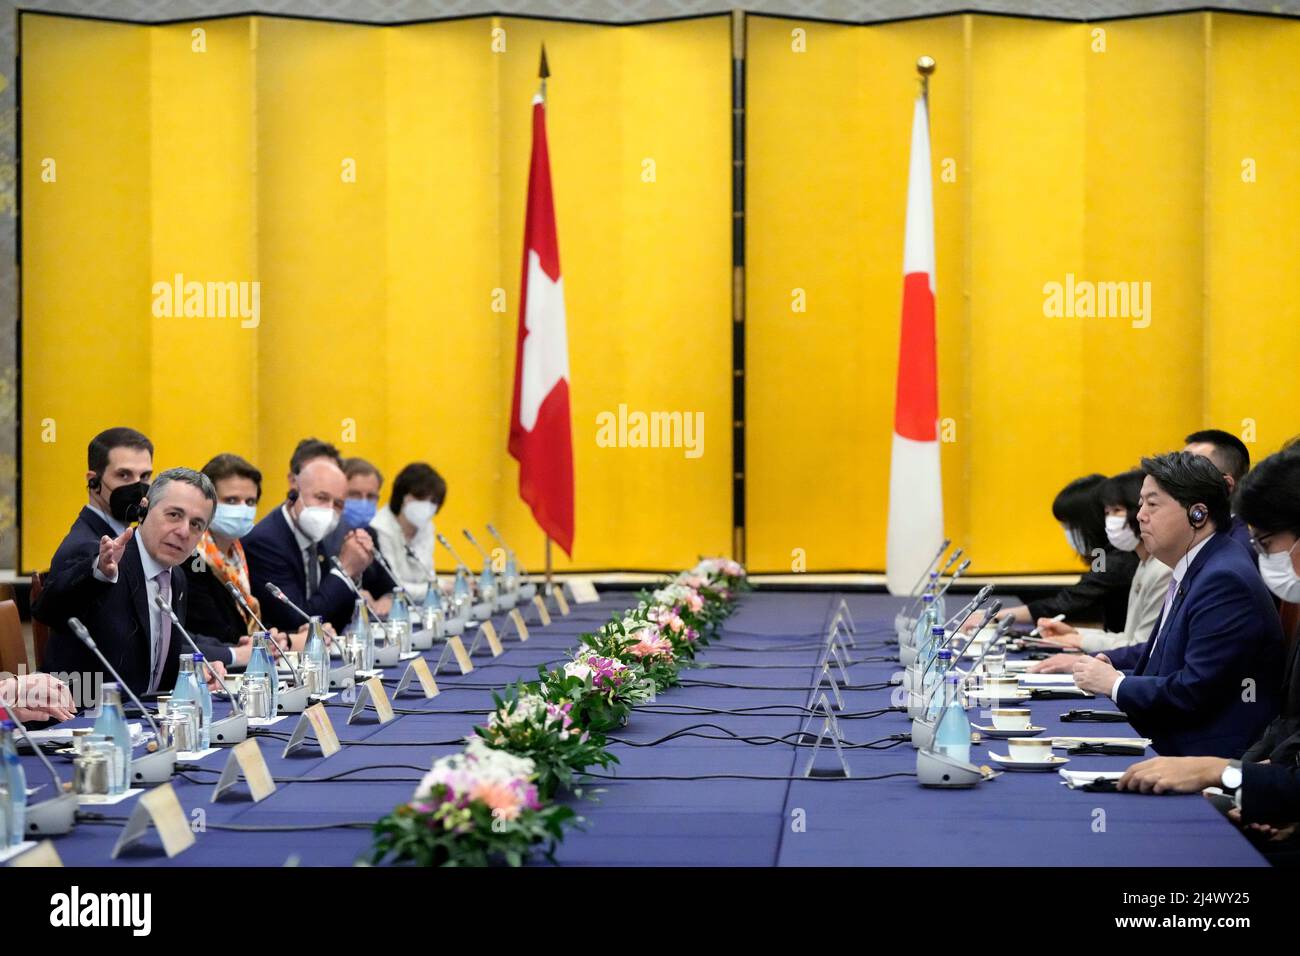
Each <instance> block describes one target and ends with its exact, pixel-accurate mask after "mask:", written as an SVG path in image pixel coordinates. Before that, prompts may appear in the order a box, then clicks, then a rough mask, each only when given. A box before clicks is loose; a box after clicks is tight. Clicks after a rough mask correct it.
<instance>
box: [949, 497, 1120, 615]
mask: <svg viewBox="0 0 1300 956" xmlns="http://www.w3.org/2000/svg"><path fill="white" fill-rule="evenodd" d="M1105 481H1106V477H1105V476H1104V475H1087V476H1085V477H1083V478H1076V479H1075V480H1074V481H1072V482H1070V483H1069V484H1068V485H1066V486H1065V487H1064V488H1062V489H1061V491H1060V492H1059V493H1058V494H1057V496H1056V498H1055V499H1054V500H1053V501H1052V517H1054V518H1055V519H1056V520H1057V521H1059V522H1060V523H1061V529H1062V532H1063V533H1064V535H1065V540H1066V541H1067V542H1068V543H1069V545H1070V550H1071V551H1073V552H1074V554H1075V555H1076V557H1077V559H1078V560H1081V561H1085V562H1087V563H1088V565H1089V568H1088V570H1087V571H1086V572H1085V573H1084V574H1083V576H1082V577H1080V578H1079V580H1078V582H1077V583H1075V584H1071V585H1069V586H1068V587H1064V588H1062V589H1061V590H1060V591H1058V592H1056V593H1055V594H1053V595H1051V596H1050V597H1045V598H1039V599H1037V600H1034V601H1030V602H1029V603H1028V604H1023V605H1020V606H1019V607H1012V608H1006V609H1005V610H1003V611H1002V612H1000V613H999V614H998V618H999V619H1001V618H1005V617H1010V618H1012V619H1013V620H1014V621H1016V622H1017V623H1020V624H1029V623H1031V622H1034V621H1037V620H1039V619H1040V618H1045V617H1055V616H1056V615H1058V614H1064V615H1065V617H1066V618H1072V619H1074V620H1083V621H1097V620H1100V621H1101V622H1102V627H1104V628H1105V629H1106V630H1110V631H1119V630H1122V629H1123V627H1124V619H1125V616H1126V615H1127V613H1128V594H1129V585H1130V583H1131V582H1132V580H1133V573H1134V572H1135V571H1136V570H1137V565H1138V559H1137V556H1136V555H1135V554H1132V553H1131V552H1126V551H1122V550H1120V549H1119V548H1117V547H1115V546H1114V545H1113V544H1111V543H1110V541H1109V540H1108V539H1107V537H1106V526H1105V524H1104V522H1103V521H1102V507H1101V499H1100V497H1099V492H1100V490H1101V486H1102V485H1103V484H1104V483H1105ZM981 616H982V612H976V613H975V614H972V615H971V616H970V617H968V618H967V619H966V622H965V624H964V625H963V628H962V629H963V630H966V631H970V630H973V629H974V626H976V625H977V624H978V623H979V617H981Z"/></svg>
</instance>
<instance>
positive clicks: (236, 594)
mask: <svg viewBox="0 0 1300 956" xmlns="http://www.w3.org/2000/svg"><path fill="white" fill-rule="evenodd" d="M226 590H227V591H229V592H230V595H231V597H233V598H234V599H235V603H236V604H238V605H239V606H240V607H241V608H243V610H244V613H245V614H247V615H248V616H249V617H251V618H252V619H253V623H255V624H256V625H257V629H258V630H259V631H269V630H270V628H269V627H267V626H266V625H265V624H263V623H262V619H261V618H260V617H258V616H257V614H256V612H254V610H253V606H252V605H251V604H249V603H248V602H247V601H245V600H244V593H243V592H242V591H240V590H239V588H238V586H236V584H235V582H233V581H227V582H226Z"/></svg>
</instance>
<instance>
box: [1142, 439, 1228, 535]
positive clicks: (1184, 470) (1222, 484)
mask: <svg viewBox="0 0 1300 956" xmlns="http://www.w3.org/2000/svg"><path fill="white" fill-rule="evenodd" d="M1142 471H1143V473H1144V474H1147V475H1150V476H1151V477H1152V478H1154V479H1155V482H1156V484H1158V485H1159V486H1160V488H1161V490H1163V491H1164V492H1165V493H1166V494H1168V495H1169V496H1170V497H1172V498H1173V499H1174V500H1175V501H1177V502H1178V503H1179V504H1180V505H1182V506H1183V507H1184V508H1189V509H1190V508H1191V507H1192V505H1195V504H1202V505H1205V507H1206V508H1207V509H1209V512H1210V520H1211V521H1212V522H1214V528H1215V530H1216V531H1226V530H1227V529H1228V526H1229V525H1231V524H1232V507H1231V505H1230V504H1229V503H1228V481H1227V479H1226V478H1224V477H1223V472H1221V471H1219V466H1218V465H1216V464H1215V463H1214V462H1212V461H1210V459H1208V458H1203V457H1201V456H1200V455H1194V454H1192V453H1191V452H1190V451H1171V452H1170V453H1169V454H1167V455H1156V456H1154V457H1152V458H1143V459H1142Z"/></svg>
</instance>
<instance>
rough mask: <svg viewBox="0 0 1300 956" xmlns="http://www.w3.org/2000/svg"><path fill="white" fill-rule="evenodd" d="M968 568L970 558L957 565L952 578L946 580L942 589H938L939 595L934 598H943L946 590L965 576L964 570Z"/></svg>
mask: <svg viewBox="0 0 1300 956" xmlns="http://www.w3.org/2000/svg"><path fill="white" fill-rule="evenodd" d="M969 567H970V558H967V559H966V560H965V561H963V562H962V563H961V564H959V565H957V570H956V571H954V572H953V573H952V577H950V578H949V579H948V583H947V584H945V585H944V586H943V587H942V588H940V589H939V593H938V594H937V595H935V596H936V597H943V596H944V595H945V594H947V593H948V589H949V588H950V587H952V586H953V585H954V584H956V583H957V579H958V578H959V577H961V576H962V575H963V574H965V573H966V569H967V568H969Z"/></svg>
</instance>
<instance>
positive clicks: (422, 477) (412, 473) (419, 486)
mask: <svg viewBox="0 0 1300 956" xmlns="http://www.w3.org/2000/svg"><path fill="white" fill-rule="evenodd" d="M407 495H412V496H413V497H416V498H428V499H429V500H430V501H432V502H433V503H434V504H436V505H437V506H438V507H440V508H441V507H442V503H443V502H444V501H446V500H447V482H445V481H444V480H443V478H442V475H440V474H438V473H437V472H436V471H434V470H433V468H432V466H430V465H426V464H425V463H424V462H422V461H416V462H412V463H411V464H409V465H407V466H406V467H405V468H403V469H402V470H401V471H399V472H398V473H397V477H396V478H394V479H393V496H392V497H391V498H389V499H388V508H389V510H390V511H392V512H393V514H395V515H400V514H401V513H402V501H403V500H404V499H405V498H406V496H407Z"/></svg>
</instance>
